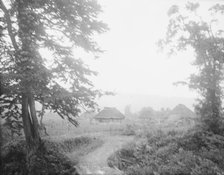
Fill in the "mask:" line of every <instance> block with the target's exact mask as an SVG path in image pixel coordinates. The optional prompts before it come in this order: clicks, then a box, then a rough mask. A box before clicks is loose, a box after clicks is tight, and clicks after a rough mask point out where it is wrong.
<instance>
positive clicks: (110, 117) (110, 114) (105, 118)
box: [94, 107, 125, 122]
mask: <svg viewBox="0 0 224 175" xmlns="http://www.w3.org/2000/svg"><path fill="white" fill-rule="evenodd" d="M124 118H125V116H124V115H123V114H122V113H121V112H120V111H119V110H117V109H116V108H113V107H105V108H104V109H103V110H102V111H100V112H99V113H98V114H97V115H95V117H94V119H95V120H97V121H99V122H110V121H121V120H123V119H124Z"/></svg>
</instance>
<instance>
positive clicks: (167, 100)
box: [98, 94, 195, 112]
mask: <svg viewBox="0 0 224 175" xmlns="http://www.w3.org/2000/svg"><path fill="white" fill-rule="evenodd" d="M194 102H195V99H193V98H186V97H163V96H156V95H142V94H141V95H140V94H116V95H115V96H104V97H102V98H101V99H99V100H98V103H99V105H100V107H101V108H103V107H105V106H110V107H116V108H117V109H119V110H120V111H121V112H124V109H125V106H127V105H130V106H131V110H132V112H137V111H140V110H141V108H143V107H147V106H150V107H152V108H153V109H155V110H160V109H161V108H170V109H173V108H174V107H175V106H177V105H178V104H184V105H185V106H187V107H188V108H189V109H191V110H193V109H194V108H193V104H194Z"/></svg>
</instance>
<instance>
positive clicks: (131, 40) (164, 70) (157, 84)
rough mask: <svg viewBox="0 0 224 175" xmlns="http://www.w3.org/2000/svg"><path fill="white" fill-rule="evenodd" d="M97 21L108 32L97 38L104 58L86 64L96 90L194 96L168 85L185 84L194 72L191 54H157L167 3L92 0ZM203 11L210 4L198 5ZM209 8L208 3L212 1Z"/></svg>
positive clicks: (170, 0) (151, 0)
mask: <svg viewBox="0 0 224 175" xmlns="http://www.w3.org/2000/svg"><path fill="white" fill-rule="evenodd" d="M98 2H99V3H100V4H101V5H102V7H103V10H104V13H103V14H101V16H100V17H101V18H102V20H103V21H104V22H105V23H107V24H108V26H109V28H110V30H109V31H108V32H106V33H105V34H103V35H101V36H99V37H97V41H98V43H99V45H100V46H101V48H102V49H103V50H106V52H105V53H104V54H102V55H101V57H100V58H99V59H97V60H88V61H87V63H88V64H89V65H90V68H91V69H94V70H96V71H98V72H99V74H98V76H97V77H95V78H94V79H93V82H94V84H95V85H96V87H97V88H100V89H103V90H109V91H114V92H117V93H137V94H153V95H162V96H177V97H178V96H179V97H194V96H195V93H194V92H192V91H190V90H189V89H188V88H187V87H182V86H178V87H176V86H174V85H173V83H174V82H176V81H181V80H186V79H187V77H189V75H190V74H191V73H193V72H194V70H195V68H194V67H193V66H192V65H191V63H192V62H193V60H194V55H193V52H192V51H188V52H187V53H180V54H178V55H175V56H172V57H168V56H167V54H166V53H161V52H159V49H158V47H157V45H156V42H157V41H158V40H159V39H161V38H163V37H164V36H165V32H166V27H167V24H168V16H167V11H168V9H169V7H170V6H171V5H173V4H177V2H178V3H179V4H184V2H187V1H180V0H178V1H172V0H157V1H154V0H98ZM199 2H201V5H202V6H204V7H209V6H210V5H212V4H211V2H212V1H199ZM213 3H214V1H213Z"/></svg>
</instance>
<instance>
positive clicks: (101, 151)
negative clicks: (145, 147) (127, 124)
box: [78, 135, 133, 175]
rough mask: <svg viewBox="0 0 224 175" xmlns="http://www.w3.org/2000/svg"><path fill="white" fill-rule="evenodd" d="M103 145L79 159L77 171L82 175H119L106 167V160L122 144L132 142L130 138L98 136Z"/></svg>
mask: <svg viewBox="0 0 224 175" xmlns="http://www.w3.org/2000/svg"><path fill="white" fill-rule="evenodd" d="M99 137H100V139H102V140H103V141H104V144H103V145H102V146H101V147H99V148H97V149H96V150H94V151H93V152H90V153H89V154H87V155H85V156H83V157H81V158H80V161H79V167H78V171H79V172H80V174H81V175H82V174H83V175H120V174H121V172H120V171H119V170H115V169H113V168H110V167H108V165H107V158H108V157H109V156H110V155H111V154H112V153H114V152H115V151H117V150H118V149H120V148H121V147H122V146H123V145H124V144H127V143H128V142H130V141H131V140H133V137H132V136H120V135H107V136H99Z"/></svg>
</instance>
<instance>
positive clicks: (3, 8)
mask: <svg viewBox="0 0 224 175" xmlns="http://www.w3.org/2000/svg"><path fill="white" fill-rule="evenodd" d="M0 8H1V9H2V11H3V12H4V14H5V17H6V22H7V29H8V33H9V36H10V39H11V42H12V45H13V47H14V49H15V50H18V45H17V43H16V39H15V37H14V35H13V31H12V21H11V18H10V15H9V12H8V10H7V8H6V7H5V5H4V3H3V2H2V0H0Z"/></svg>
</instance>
